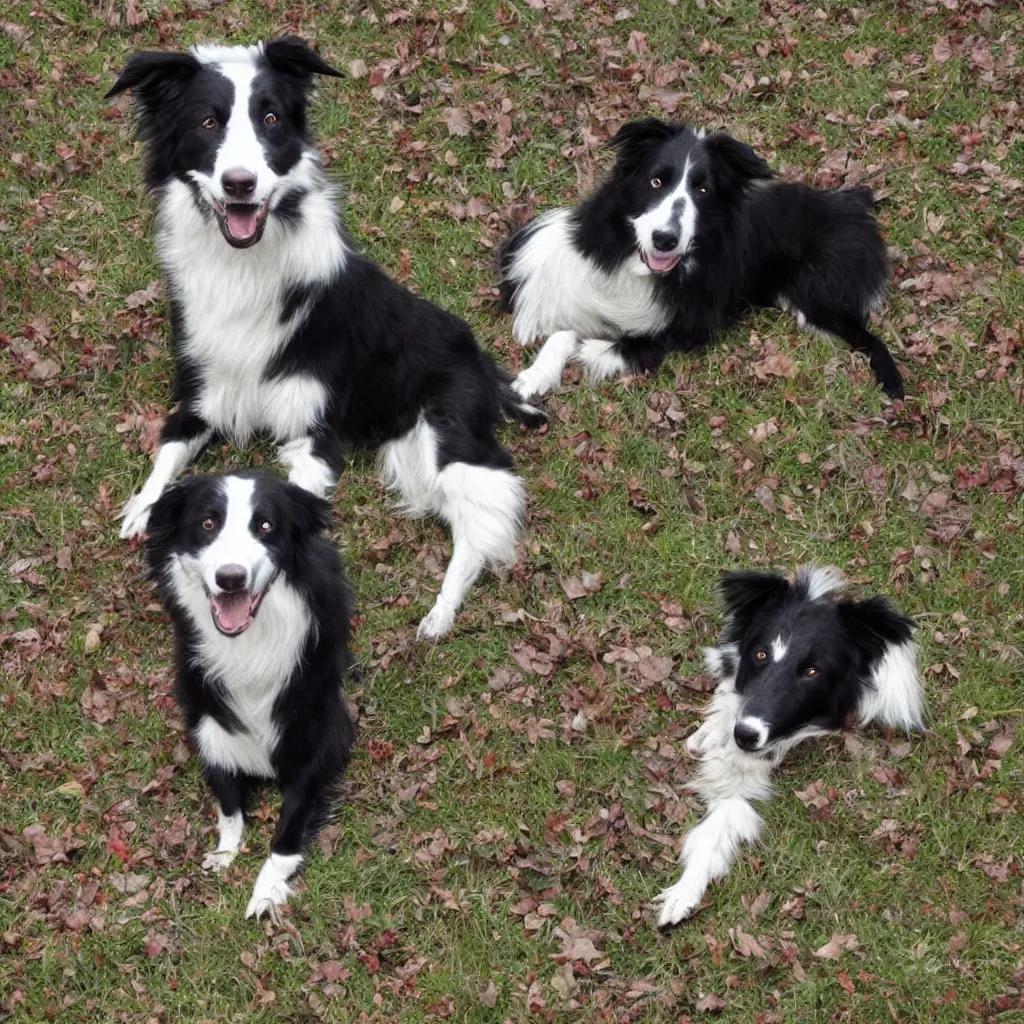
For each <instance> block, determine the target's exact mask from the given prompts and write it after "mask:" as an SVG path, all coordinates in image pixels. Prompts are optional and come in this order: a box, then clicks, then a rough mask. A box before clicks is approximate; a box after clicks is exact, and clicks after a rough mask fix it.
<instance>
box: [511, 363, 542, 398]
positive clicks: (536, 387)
mask: <svg viewBox="0 0 1024 1024" xmlns="http://www.w3.org/2000/svg"><path fill="white" fill-rule="evenodd" d="M512 390H513V391H515V393H516V394H517V395H519V397H520V398H522V399H524V400H525V401H529V400H530V399H532V398H543V397H544V396H545V395H546V394H547V393H548V392H549V391H550V390H551V383H550V382H549V381H548V380H546V379H545V378H544V377H543V376H542V375H541V374H539V373H537V372H536V370H535V369H534V367H532V366H530V367H527V369H525V370H523V371H522V373H520V374H519V376H518V377H516V379H515V380H514V381H512Z"/></svg>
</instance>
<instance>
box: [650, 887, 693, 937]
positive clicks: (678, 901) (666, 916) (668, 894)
mask: <svg viewBox="0 0 1024 1024" xmlns="http://www.w3.org/2000/svg"><path fill="white" fill-rule="evenodd" d="M703 895H704V890H703V889H701V891H700V892H697V891H696V890H695V888H694V886H692V885H689V884H687V882H686V880H685V878H681V879H680V880H679V881H678V882H676V884H675V885H673V886H670V887H669V888H668V889H665V890H664V891H663V892H660V893H658V895H657V896H655V897H654V903H655V904H656V905H657V904H660V905H661V909H660V910H659V911H658V927H659V928H668V927H669V926H670V925H673V924H679V922H680V921H682V920H684V919H685V918H687V917H689V916H690V915H691V914H692V913H693V912H694V910H696V909H697V904H698V903H700V901H701V897H702V896H703Z"/></svg>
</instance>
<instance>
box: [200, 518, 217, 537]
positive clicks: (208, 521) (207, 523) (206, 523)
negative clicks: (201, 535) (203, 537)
mask: <svg viewBox="0 0 1024 1024" xmlns="http://www.w3.org/2000/svg"><path fill="white" fill-rule="evenodd" d="M216 525H217V520H216V519H214V518H213V516H207V517H206V518H205V519H204V520H203V529H204V530H205V531H206V532H207V533H209V532H210V531H211V530H212V529H214V528H215V527H216Z"/></svg>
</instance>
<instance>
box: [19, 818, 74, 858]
mask: <svg viewBox="0 0 1024 1024" xmlns="http://www.w3.org/2000/svg"><path fill="white" fill-rule="evenodd" d="M21 834H22V835H23V836H24V837H25V838H26V839H27V840H28V841H29V842H30V843H31V844H32V849H33V851H34V852H35V855H36V863H37V864H66V863H67V859H68V858H67V856H66V855H65V847H64V843H63V842H61V840H59V839H54V838H53V837H52V836H48V835H47V834H46V829H44V828H43V826H42V825H29V826H28V828H26V829H25V830H24V831H23V832H22V833H21Z"/></svg>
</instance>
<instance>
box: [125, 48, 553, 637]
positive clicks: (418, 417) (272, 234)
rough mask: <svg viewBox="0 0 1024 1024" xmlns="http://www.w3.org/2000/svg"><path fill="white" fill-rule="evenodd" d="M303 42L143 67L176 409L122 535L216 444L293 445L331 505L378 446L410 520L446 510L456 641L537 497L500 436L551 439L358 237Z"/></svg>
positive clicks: (318, 63)
mask: <svg viewBox="0 0 1024 1024" xmlns="http://www.w3.org/2000/svg"><path fill="white" fill-rule="evenodd" d="M339 74H340V72H338V71H335V69H334V68H332V67H331V66H330V65H329V64H328V63H327V62H326V61H325V60H324V59H323V58H322V57H320V56H319V55H318V54H317V53H316V52H315V51H314V50H312V49H311V48H310V47H309V46H307V45H306V44H305V43H304V42H302V41H300V40H298V39H294V38H288V37H284V38H281V39H275V40H272V41H270V42H266V43H260V44H259V45H257V46H205V45H204V46H196V47H194V48H193V49H191V50H189V51H188V52H184V53H171V52H168V53H164V52H141V53H136V54H133V55H132V57H131V58H130V59H129V60H128V63H127V64H126V65H125V67H124V69H123V71H122V72H121V74H120V76H119V77H118V79H117V81H116V82H115V83H114V86H113V88H112V89H111V90H110V93H109V95H117V94H119V93H121V92H123V91H125V90H128V89H131V90H132V92H133V107H134V111H135V121H136V126H137V129H138V134H139V135H140V137H141V139H142V141H143V144H144V149H145V179H146V183H147V185H148V186H149V188H150V190H151V191H153V192H154V193H155V195H156V197H157V205H158V212H157V229H156V236H157V252H158V255H159V258H160V264H161V269H162V271H163V276H164V282H165V285H166V292H167V299H168V303H169V305H170V314H171V315H170V323H171V334H172V344H173V352H174V363H175V381H174V397H175V399H176V401H177V408H176V409H175V410H174V411H173V412H172V413H171V414H170V415H169V416H168V417H167V419H166V421H165V423H164V426H163V429H162V431H161V435H160V446H159V449H158V451H157V454H156V460H155V463H154V465H153V468H152V472H151V473H150V475H149V478H148V479H147V481H146V483H145V484H144V485H143V487H142V489H141V490H140V491H139V492H138V493H137V494H136V495H135V496H134V497H133V498H131V499H130V500H129V501H128V503H127V504H126V506H125V508H124V513H123V522H122V526H121V536H122V537H124V538H141V537H143V536H144V534H145V532H146V525H147V519H148V517H149V512H150V509H151V507H152V506H153V503H154V502H155V501H156V500H157V498H159V496H160V494H161V492H162V491H163V490H164V488H165V487H167V485H168V484H170V483H171V481H173V480H174V479H175V478H176V477H178V476H179V475H180V474H181V472H182V471H183V470H184V469H185V468H186V467H187V466H188V465H189V464H190V463H191V462H193V461H194V460H195V459H196V458H197V457H198V456H199V454H200V453H201V452H202V451H203V449H204V448H206V446H207V445H209V444H210V443H211V442H212V441H213V440H214V439H215V438H222V439H227V440H231V441H234V442H236V443H237V444H244V443H246V442H247V441H248V440H249V439H250V438H252V437H253V436H254V435H257V434H262V435H268V436H269V437H270V438H272V439H273V440H274V441H276V442H278V443H279V444H280V447H279V449H278V453H279V458H280V460H281V462H282V463H283V464H284V465H285V466H287V468H288V476H289V479H290V480H291V481H292V482H293V483H296V484H298V485H299V486H300V487H304V488H306V489H307V490H309V491H311V492H313V493H314V494H317V495H319V496H321V497H326V496H327V495H328V494H330V492H331V491H332V490H333V488H334V486H335V484H336V483H337V480H338V477H339V475H340V473H341V471H342V469H343V467H344V462H345V457H346V455H347V454H348V453H349V452H351V451H352V450H357V449H370V450H373V451H376V452H377V453H378V454H379V456H380V460H381V465H382V471H383V472H382V476H383V479H384V482H385V484H386V485H387V486H388V487H389V489H391V490H392V491H396V492H398V494H399V496H400V507H401V508H402V509H403V510H404V511H405V512H407V513H408V514H410V515H431V514H432V515H437V516H439V517H440V518H442V519H443V520H444V521H445V522H446V523H447V524H448V526H449V527H450V528H451V531H452V558H451V561H450V563H449V565H448V569H447V571H446V573H445V576H444V580H443V582H442V585H441V589H440V593H439V594H438V595H437V597H436V599H435V601H434V603H433V607H432V608H431V609H430V610H429V611H428V612H427V614H426V615H425V616H424V617H423V619H422V620H421V622H420V625H419V631H418V635H419V636H420V637H422V638H426V639H436V638H439V637H441V636H443V635H444V634H445V633H447V632H448V631H449V630H450V629H451V627H452V625H453V623H454V621H455V617H456V614H457V612H458V610H459V608H460V606H461V605H462V602H463V600H464V598H465V596H466V594H467V592H468V590H469V588H470V587H471V586H472V585H473V583H474V581H475V580H476V578H477V577H478V576H479V574H480V573H481V572H482V571H483V570H484V569H487V568H490V569H495V570H501V569H504V568H507V567H508V566H510V565H512V564H514V563H515V560H516V542H517V540H518V538H519V535H520V533H521V530H522V525H523V522H524V519H525V513H526V491H525V488H524V486H523V483H522V480H521V479H520V478H519V477H518V476H517V475H516V473H515V472H514V471H513V467H512V458H511V456H510V455H509V453H508V451H506V449H505V448H503V447H502V445H501V444H500V443H499V441H498V439H497V436H496V428H497V425H498V423H499V422H500V421H501V420H502V419H503V418H504V419H510V420H513V421H515V422H518V423H520V424H522V425H524V426H528V427H539V426H541V425H543V424H544V423H545V422H546V421H547V417H546V415H545V414H544V413H543V412H541V411H540V410H538V409H535V408H533V407H532V406H531V405H530V404H529V403H527V402H525V401H523V399H521V398H520V396H519V395H518V394H517V393H516V392H515V391H514V390H513V389H512V386H511V380H510V378H509V377H508V376H507V375H506V374H505V373H504V372H503V371H502V370H500V369H499V368H498V366H497V365H496V364H495V363H494V361H493V360H492V359H491V358H490V356H489V355H487V354H486V353H485V352H483V351H482V350H481V349H480V347H479V345H478V344H477V342H476V339H475V338H474V337H473V333H472V331H471V330H470V327H469V325H468V324H466V323H465V322H464V321H463V320H461V319H459V318H458V317H457V316H454V315H452V314H451V313H448V312H446V311H445V310H443V309H441V308H439V307H438V306H435V305H433V304H432V303H430V302H427V301H426V300H425V299H422V298H420V297H418V296H416V295H413V294H412V293H411V292H409V291H407V290H406V289H404V288H402V287H400V286H399V285H398V284H396V283H395V282H394V281H392V280H391V279H390V278H389V277H388V276H387V274H385V273H384V271H383V270H382V269H381V268H380V267H379V266H377V265H376V264H375V263H374V262H372V261H371V260H370V259H368V258H367V257H365V256H364V255H362V254H361V253H360V252H359V251H358V249H357V248H356V246H355V244H354V243H353V242H352V241H351V240H350V239H349V238H348V237H347V235H346V234H345V231H344V229H343V227H342V223H341V217H340V214H339V210H338V202H337V190H336V189H335V188H334V187H333V186H332V185H331V184H330V182H329V181H328V179H327V176H326V174H325V173H324V170H323V167H322V164H321V159H320V154H319V152H318V151H317V149H316V146H315V145H314V144H313V141H312V138H311V136H310V133H309V130H308V126H307V102H308V98H309V95H310V93H311V91H312V88H313V82H314V80H315V79H316V78H317V76H324V75H328V76H331V75H334V76H337V75H339Z"/></svg>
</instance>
